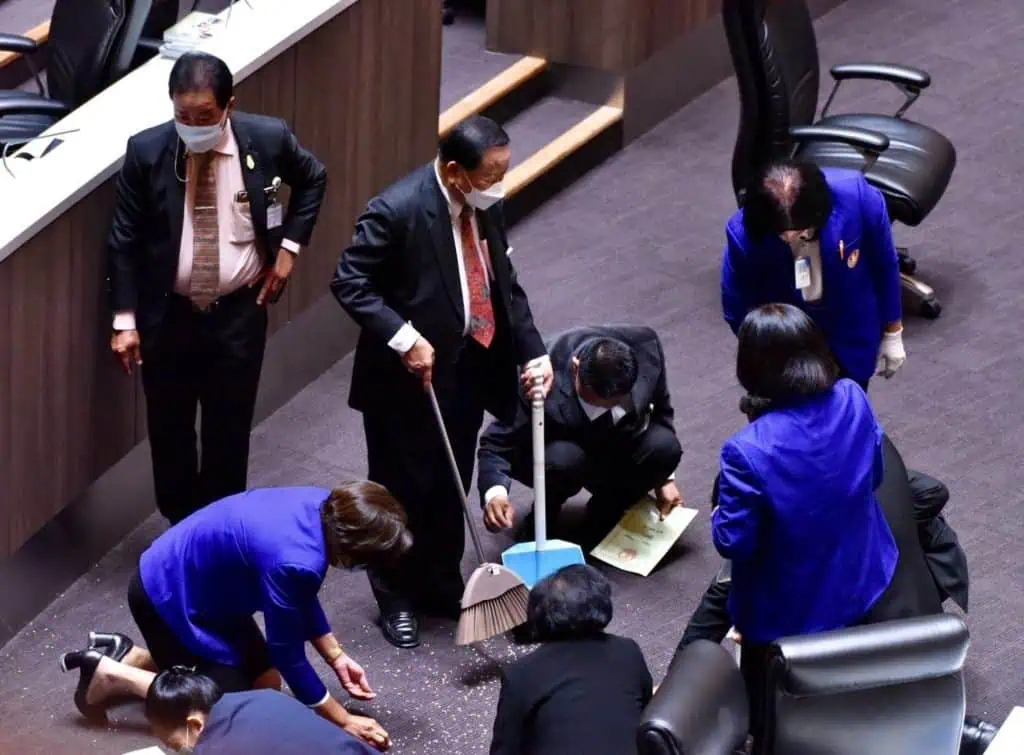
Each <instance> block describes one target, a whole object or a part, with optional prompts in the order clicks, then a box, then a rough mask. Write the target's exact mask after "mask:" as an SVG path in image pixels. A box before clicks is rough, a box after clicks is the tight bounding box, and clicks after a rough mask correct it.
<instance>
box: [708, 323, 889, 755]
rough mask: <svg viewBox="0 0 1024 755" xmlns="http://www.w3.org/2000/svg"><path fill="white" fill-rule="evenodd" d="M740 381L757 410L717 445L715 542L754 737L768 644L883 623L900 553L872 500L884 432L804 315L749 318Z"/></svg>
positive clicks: (743, 330) (742, 335)
mask: <svg viewBox="0 0 1024 755" xmlns="http://www.w3.org/2000/svg"><path fill="white" fill-rule="evenodd" d="M736 374H737V377H738V379H739V382H740V384H741V385H742V386H743V388H745V389H746V391H747V393H748V394H749V396H751V397H753V401H754V402H756V403H757V404H758V405H759V406H758V408H757V410H756V414H757V418H756V419H754V421H753V422H751V423H750V424H748V425H747V426H746V427H744V428H743V429H742V430H740V431H739V432H738V433H736V434H735V435H734V436H733V437H732V438H730V439H729V440H728V441H726V443H725V445H724V446H723V447H722V452H721V463H720V479H719V491H718V508H717V509H715V511H714V514H713V515H712V537H713V539H714V543H715V547H716V548H717V549H718V552H719V553H720V554H721V555H722V556H723V557H725V558H727V559H729V560H730V561H732V589H731V592H730V595H729V613H730V616H731V618H732V621H733V623H734V624H735V626H736V628H737V629H738V630H739V632H740V634H741V635H742V637H743V641H742V660H741V665H742V667H743V672H744V676H745V677H746V680H747V689H748V692H749V694H750V696H751V721H752V731H754V732H755V736H756V733H757V731H758V729H759V721H760V713H761V710H760V708H761V701H762V700H763V686H764V661H765V655H766V651H767V648H768V646H769V645H770V644H771V643H772V642H773V641H774V640H776V639H778V638H780V637H786V636H792V635H799V634H808V633H812V632H822V631H826V630H829V629H837V628H840V627H846V626H851V625H854V624H859V623H865V622H870V621H875V620H879V619H882V618H887V615H884V613H885V611H884V608H885V606H886V605H887V604H888V602H889V601H888V600H886V601H882V600H880V599H881V598H882V596H883V594H885V593H886V591H887V588H888V587H889V585H890V582H892V578H893V574H894V572H895V569H896V562H897V558H898V556H899V551H898V549H897V547H896V543H895V541H894V539H893V536H892V533H891V532H890V530H889V527H888V525H887V524H886V521H885V517H884V514H883V512H882V510H881V508H880V506H879V503H878V500H877V499H876V497H875V493H874V491H875V489H876V488H877V487H878V485H879V483H880V482H881V480H882V473H883V464H882V428H881V427H879V425H878V422H877V421H876V420H875V416H874V414H873V412H872V410H871V405H870V404H869V403H868V399H867V395H866V394H865V393H864V391H863V390H862V389H861V388H860V386H858V385H857V384H856V383H855V382H853V381H852V380H849V379H839V378H838V375H839V368H838V366H837V365H836V363H835V361H834V359H833V357H832V355H831V353H830V350H829V348H828V345H827V344H826V342H825V340H824V338H823V337H822V334H821V332H820V330H819V329H818V328H817V327H815V325H814V323H813V322H812V321H811V319H810V318H809V317H808V316H807V315H806V314H805V313H804V312H802V311H801V310H799V309H797V308H796V307H794V306H792V305H789V304H766V305H763V306H761V307H758V308H757V309H755V310H753V311H752V312H750V313H749V314H748V315H747V316H746V317H745V318H744V320H743V324H742V325H741V326H740V329H739V350H738V354H737V360H736ZM748 411H749V409H748ZM876 609H877V610H876Z"/></svg>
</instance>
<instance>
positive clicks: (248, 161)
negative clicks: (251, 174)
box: [245, 155, 256, 170]
mask: <svg viewBox="0 0 1024 755" xmlns="http://www.w3.org/2000/svg"><path fill="white" fill-rule="evenodd" d="M245 165H246V167H247V168H249V170H256V161H255V160H253V159H252V155H246V156H245Z"/></svg>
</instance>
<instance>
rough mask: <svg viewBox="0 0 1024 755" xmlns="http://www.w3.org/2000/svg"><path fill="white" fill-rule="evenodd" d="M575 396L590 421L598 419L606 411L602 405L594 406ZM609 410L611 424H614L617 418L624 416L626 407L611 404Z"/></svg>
mask: <svg viewBox="0 0 1024 755" xmlns="http://www.w3.org/2000/svg"><path fill="white" fill-rule="evenodd" d="M576 398H577V399H578V400H579V402H580V406H581V407H583V413H584V414H586V415H587V419H589V420H590V421H591V422H593V421H594V420H596V419H599V418H600V417H601V416H602V415H604V413H605V412H607V411H608V410H607V409H606V408H605V407H603V406H594V405H593V404H588V403H587V402H586V401H584V400H583V399H582V398H580V397H579V395H578V394H577V396H576ZM611 411H612V424H616V423H617V422H618V421H619V420H621V419H622V418H623V417H625V416H626V408H625V407H623V406H613V407H612V410H611Z"/></svg>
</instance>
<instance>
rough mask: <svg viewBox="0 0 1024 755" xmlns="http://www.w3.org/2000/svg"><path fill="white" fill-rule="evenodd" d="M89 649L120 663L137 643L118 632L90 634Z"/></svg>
mask: <svg viewBox="0 0 1024 755" xmlns="http://www.w3.org/2000/svg"><path fill="white" fill-rule="evenodd" d="M89 647H90V648H92V649H93V650H98V651H100V652H101V653H103V655H105V656H107V658H109V659H110V660H112V661H117V662H118V663H120V662H121V661H123V660H124V657H125V656H126V655H128V653H129V651H131V649H132V648H133V647H135V643H134V642H133V641H132V639H131V637H128V636H127V635H123V634H119V633H118V632H89Z"/></svg>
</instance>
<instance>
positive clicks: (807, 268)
mask: <svg viewBox="0 0 1024 755" xmlns="http://www.w3.org/2000/svg"><path fill="white" fill-rule="evenodd" d="M793 267H794V270H793V271H794V273H795V275H796V287H797V288H798V289H800V290H801V291H803V290H804V289H807V288H810V287H811V261H810V260H809V259H807V258H806V257H797V258H796V260H795V261H794V266H793Z"/></svg>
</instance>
